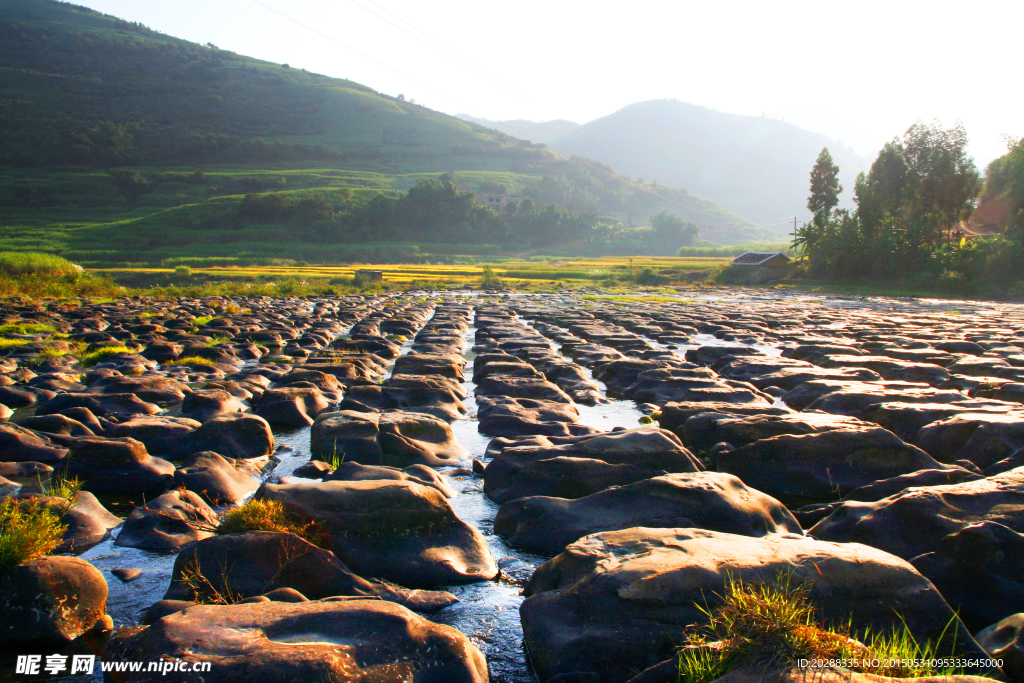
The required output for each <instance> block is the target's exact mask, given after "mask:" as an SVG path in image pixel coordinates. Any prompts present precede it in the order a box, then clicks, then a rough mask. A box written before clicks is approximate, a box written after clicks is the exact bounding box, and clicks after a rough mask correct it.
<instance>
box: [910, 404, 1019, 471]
mask: <svg viewBox="0 0 1024 683" xmlns="http://www.w3.org/2000/svg"><path fill="white" fill-rule="evenodd" d="M913 443H914V445H915V446H918V447H919V448H922V449H923V450H925V451H927V452H928V453H929V454H930V455H931V456H932V457H933V458H935V459H936V460H938V461H939V462H945V463H950V462H956V461H957V460H969V461H971V462H973V463H974V464H975V465H977V466H978V467H980V468H982V469H984V468H986V467H988V466H990V465H993V464H995V463H997V462H999V461H1000V460H1003V459H1005V458H1008V457H1009V456H1010V455H1012V454H1013V453H1015V452H1017V451H1018V450H1020V449H1021V448H1024V412H1017V413H1007V414H1003V415H992V414H985V413H965V414H962V415H956V416H953V417H950V418H947V419H944V420H938V421H936V422H932V423H931V424H929V425H926V426H924V427H922V428H921V430H920V431H919V432H918V433H917V436H915V437H914V439H913Z"/></svg>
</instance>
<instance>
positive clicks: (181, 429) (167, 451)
mask: <svg viewBox="0 0 1024 683" xmlns="http://www.w3.org/2000/svg"><path fill="white" fill-rule="evenodd" d="M199 426H200V424H199V422H197V421H195V420H190V419H188V418H184V417H168V416H166V415H154V416H152V417H150V416H140V417H133V418H132V419H130V420H125V421H124V422H120V423H118V424H115V425H113V426H111V427H110V428H109V429H107V430H106V431H105V432H104V433H103V435H104V436H105V437H108V438H111V439H120V438H132V439H135V440H136V441H141V442H142V443H143V444H144V445H145V446H146V451H147V452H148V453H150V454H151V455H158V456H163V457H166V458H173V459H178V458H180V457H182V456H183V455H185V452H186V451H188V450H189V447H188V445H187V444H188V442H189V436H190V435H191V434H192V432H193V431H195V430H196V429H197V428H198V427H199Z"/></svg>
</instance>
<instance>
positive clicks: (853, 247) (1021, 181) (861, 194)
mask: <svg viewBox="0 0 1024 683" xmlns="http://www.w3.org/2000/svg"><path fill="white" fill-rule="evenodd" d="M1022 145H1024V143H1021V142H1019V141H1017V142H1014V144H1013V145H1012V147H1011V150H1010V152H1009V154H1007V155H1006V156H1004V157H1002V158H1000V159H997V160H996V161H994V162H993V163H992V164H991V165H990V166H989V168H988V171H987V181H985V182H983V181H982V178H981V176H980V174H979V172H978V169H977V167H976V166H975V164H974V159H973V158H972V157H971V156H970V155H969V154H968V153H967V134H966V131H965V130H964V127H963V125H962V124H961V123H959V122H958V123H956V124H955V125H953V126H951V127H949V128H944V127H943V126H942V125H941V124H939V123H938V122H935V123H932V124H924V123H921V122H920V121H919V122H917V123H915V124H914V125H912V126H911V127H910V128H909V129H908V130H907V131H906V133H904V135H903V136H902V138H896V139H893V140H892V141H890V142H888V143H886V144H885V146H884V147H883V148H882V149H881V150H880V151H879V153H878V156H877V157H876V159H875V161H874V163H872V165H871V168H870V169H869V170H868V172H867V173H863V172H862V173H860V174H859V175H858V177H857V180H856V184H855V187H854V202H855V204H856V209H854V210H852V211H851V210H848V209H839V208H838V205H839V195H840V193H841V192H842V189H843V188H842V186H841V185H840V183H839V180H838V175H839V168H838V167H837V166H836V164H835V163H834V161H833V159H832V156H831V154H829V151H828V148H825V149H823V150H822V151H821V154H820V155H819V156H818V159H817V161H816V162H815V164H814V167H813V169H812V170H811V174H810V195H809V197H808V203H807V208H808V209H810V211H811V213H812V218H811V220H810V221H809V222H808V223H807V224H805V225H803V226H801V227H798V229H797V230H796V231H795V233H794V241H793V246H794V247H795V248H796V249H798V251H799V253H800V254H801V255H802V256H803V257H805V258H806V263H807V264H808V270H809V274H810V275H811V276H813V277H827V278H836V279H848V280H866V279H885V280H905V279H912V280H919V281H921V282H922V283H924V282H928V281H931V282H934V281H940V282H941V283H943V284H947V285H949V286H951V287H952V288H970V287H977V286H984V285H988V286H993V285H996V284H997V283H999V282H1003V283H1004V284H1005V282H1006V277H1007V276H1009V277H1010V278H1011V279H1013V278H1019V277H1020V266H1021V263H1022V262H1024V146H1022ZM979 196H980V197H981V198H982V200H983V201H985V200H986V199H989V200H995V199H996V198H999V200H1000V201H1003V202H1005V203H1006V204H1007V205H1008V206H1009V207H1010V209H1012V210H1008V211H1007V212H1006V213H1007V215H1008V216H1009V218H1008V220H1007V221H1006V224H1005V225H1004V226H1001V227H1003V228H1005V231H1004V232H1002V233H1001V234H995V235H993V236H991V237H976V236H973V235H972V234H970V231H969V229H968V228H967V222H968V220H969V219H970V218H971V216H972V213H973V211H974V209H975V206H976V201H977V200H978V198H979Z"/></svg>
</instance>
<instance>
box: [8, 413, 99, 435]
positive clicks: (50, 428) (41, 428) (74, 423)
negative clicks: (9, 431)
mask: <svg viewBox="0 0 1024 683" xmlns="http://www.w3.org/2000/svg"><path fill="white" fill-rule="evenodd" d="M21 426H22V427H25V428H26V429H31V430H33V431H36V432H44V433H46V434H60V435H62V436H75V437H77V436H96V433H95V432H93V431H92V430H91V429H89V428H88V427H86V426H85V425H84V424H82V423H81V422H79V421H78V420H73V419H71V418H70V417H68V416H66V415H39V416H35V415H33V416H32V417H27V418H25V419H24V420H22V421H21Z"/></svg>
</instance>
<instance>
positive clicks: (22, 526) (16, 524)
mask: <svg viewBox="0 0 1024 683" xmlns="http://www.w3.org/2000/svg"><path fill="white" fill-rule="evenodd" d="M65 531H67V525H65V524H62V523H61V521H60V517H59V516H58V515H57V513H55V512H53V510H51V509H50V508H49V507H47V506H46V505H43V504H42V503H41V502H40V501H38V500H15V499H14V498H6V499H4V500H3V501H2V502H0V573H3V572H6V571H7V570H8V569H10V568H11V567H14V566H17V565H19V564H23V563H25V562H29V561H31V560H36V559H39V558H40V557H45V556H46V555H49V554H50V553H51V552H53V549H54V548H56V547H57V546H58V545H60V542H61V537H62V536H63V535H64V532H65Z"/></svg>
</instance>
